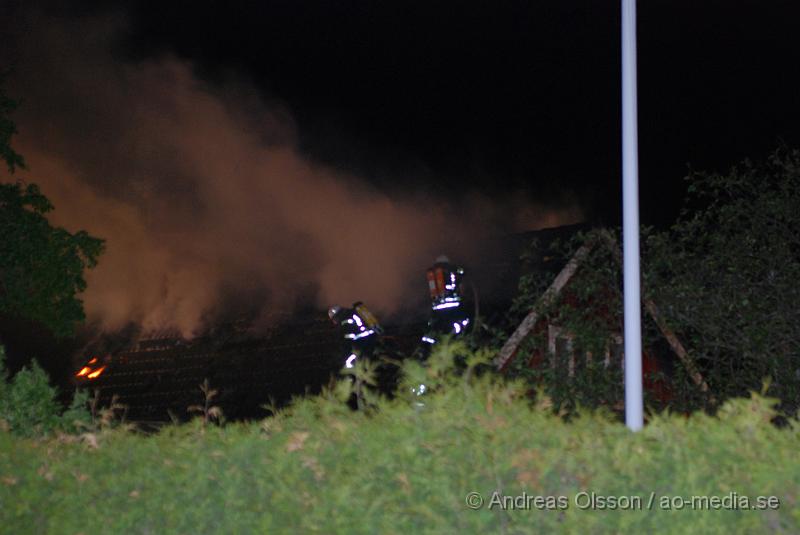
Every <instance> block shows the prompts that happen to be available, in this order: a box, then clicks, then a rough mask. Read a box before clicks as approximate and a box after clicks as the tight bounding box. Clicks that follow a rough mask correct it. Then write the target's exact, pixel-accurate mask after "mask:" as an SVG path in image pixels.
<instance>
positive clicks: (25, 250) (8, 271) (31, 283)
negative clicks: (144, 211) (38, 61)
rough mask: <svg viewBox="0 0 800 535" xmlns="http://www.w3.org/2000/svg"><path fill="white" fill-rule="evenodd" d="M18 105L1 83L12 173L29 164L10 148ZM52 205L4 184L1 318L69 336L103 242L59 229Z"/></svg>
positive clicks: (35, 192)
mask: <svg viewBox="0 0 800 535" xmlns="http://www.w3.org/2000/svg"><path fill="white" fill-rule="evenodd" d="M15 106H16V104H15V103H14V102H13V101H12V100H11V99H9V98H8V97H7V96H6V95H5V92H4V91H3V89H2V80H0V158H2V159H3V161H4V162H5V163H6V165H7V166H8V169H9V171H10V172H11V173H13V172H14V170H15V169H16V168H18V167H24V166H25V161H24V159H23V158H22V156H21V155H19V154H18V153H17V152H15V151H14V149H13V148H12V147H11V137H12V136H13V135H14V134H15V133H16V125H15V124H14V122H13V121H12V120H11V119H10V117H9V115H8V114H9V113H10V112H11V111H12V110H13V109H14V108H15ZM52 209H53V205H52V204H51V203H50V201H49V200H48V199H47V197H45V196H44V195H43V194H42V192H41V191H40V190H39V187H38V186H37V185H36V184H24V183H22V182H21V181H17V182H15V183H4V184H0V313H2V314H4V315H8V316H12V317H22V318H26V319H29V320H34V321H38V322H40V323H42V324H43V325H45V326H46V327H47V328H49V329H50V330H51V331H53V333H54V334H56V335H57V336H65V335H69V334H71V333H72V332H73V331H74V328H75V326H76V324H77V323H78V322H80V321H82V320H83V319H84V318H85V315H84V311H83V302H82V301H81V300H80V299H79V297H78V295H79V294H80V293H81V292H82V291H83V290H85V289H86V281H85V280H84V277H83V274H84V270H85V269H87V268H92V267H94V266H95V265H96V264H97V259H98V257H99V256H100V254H101V253H102V251H103V248H104V242H103V240H101V239H98V238H95V237H93V236H90V235H89V234H88V233H86V232H85V231H79V232H75V233H70V232H68V231H67V230H66V229H64V228H61V227H54V226H53V225H51V224H50V222H49V221H48V220H47V217H46V214H47V213H48V212H49V211H51V210H52Z"/></svg>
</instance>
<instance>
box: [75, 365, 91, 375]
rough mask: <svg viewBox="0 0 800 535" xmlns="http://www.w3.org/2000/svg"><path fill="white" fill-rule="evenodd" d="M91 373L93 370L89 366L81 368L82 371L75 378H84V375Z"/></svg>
mask: <svg viewBox="0 0 800 535" xmlns="http://www.w3.org/2000/svg"><path fill="white" fill-rule="evenodd" d="M91 371H92V369H91V368H90V367H89V366H84V367H83V368H81V371H79V372H78V373H76V374H75V377H83V376H84V375H88V374H89V372H91Z"/></svg>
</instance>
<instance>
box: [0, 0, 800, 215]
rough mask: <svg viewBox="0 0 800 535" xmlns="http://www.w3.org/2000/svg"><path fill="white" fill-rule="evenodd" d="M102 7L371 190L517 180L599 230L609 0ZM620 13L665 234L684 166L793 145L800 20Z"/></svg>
mask: <svg viewBox="0 0 800 535" xmlns="http://www.w3.org/2000/svg"><path fill="white" fill-rule="evenodd" d="M94 4H98V5H94ZM99 4H101V3H89V4H86V5H82V6H80V7H76V6H73V7H69V8H63V7H59V8H57V11H58V12H59V13H60V14H65V13H66V14H70V15H73V14H81V15H83V14H87V13H96V12H98V11H101V9H100V7H99ZM102 5H103V8H102V10H107V9H108V4H107V3H102ZM116 6H117V9H120V10H122V11H124V12H126V13H127V14H128V16H129V18H130V28H129V33H127V34H126V35H125V36H122V38H121V42H120V45H119V48H118V53H119V54H120V55H121V56H124V57H126V58H128V59H143V58H148V57H152V56H154V55H158V54H160V53H165V52H169V53H172V54H177V55H178V56H180V57H181V58H184V59H188V60H191V61H192V62H194V64H195V65H196V67H197V69H198V71H199V72H200V73H201V75H202V76H204V77H207V78H209V79H212V80H213V79H216V78H224V77H225V76H229V75H230V74H231V73H234V74H236V75H237V76H244V77H247V78H248V79H249V80H251V81H252V82H254V83H255V85H256V86H257V87H258V89H259V90H261V91H262V92H263V95H264V96H265V98H268V99H277V100H279V101H281V102H282V103H285V104H286V105H288V107H289V109H290V111H291V113H292V114H293V116H294V118H295V120H296V121H297V124H298V136H299V143H300V147H301V148H302V150H303V151H305V152H306V153H307V155H308V156H310V157H311V158H313V159H315V160H317V161H321V162H325V163H332V164H335V165H336V166H338V167H340V168H346V169H349V170H352V171H354V172H357V173H359V174H362V175H364V176H368V177H369V178H370V180H372V181H373V182H375V183H376V184H378V185H379V186H381V187H384V188H386V189H387V190H392V189H394V188H400V189H403V188H409V187H416V188H427V189H432V190H435V191H439V192H449V191H458V190H459V188H460V187H462V186H463V185H464V184H469V185H470V186H477V187H478V188H480V189H483V190H486V191H487V192H489V193H490V194H491V192H492V191H493V190H495V188H512V187H520V186H521V187H523V188H524V189H526V190H528V191H530V192H531V193H532V194H533V195H534V196H537V197H539V198H543V199H548V198H556V197H559V196H563V195H567V196H572V197H573V198H577V199H578V200H579V202H580V203H581V204H582V207H583V209H584V211H585V213H586V214H588V215H589V216H590V217H595V216H599V217H601V218H603V219H604V220H606V221H615V219H616V218H617V215H618V212H619V209H618V206H617V205H616V204H614V203H616V202H617V199H618V197H619V187H618V182H619V174H620V164H619V161H620V157H619V152H620V143H619V138H620V127H619V120H618V117H619V108H620V106H619V71H620V64H619V24H620V21H619V5H618V3H617V2H596V1H594V2H587V1H581V2H578V1H569V2H564V1H552V2H531V1H503V2H419V1H412V0H404V1H402V2H364V1H361V2H353V1H348V2H329V1H315V2H311V1H304V2H298V1H288V0H287V1H265V2H259V3H253V2H202V1H201V2H191V3H189V2H175V3H142V2H117V3H116ZM638 9H639V22H638V24H639V74H640V78H639V103H640V110H639V114H640V115H639V117H640V149H641V156H640V161H641V183H642V219H643V221H644V222H646V223H665V222H668V221H669V220H671V219H672V217H674V215H675V214H676V210H677V207H678V206H679V202H680V199H681V197H682V195H683V190H684V186H683V183H682V181H681V178H682V177H683V176H684V175H685V174H686V169H687V164H689V163H691V164H692V166H693V167H695V168H698V169H709V170H725V169H727V168H728V167H729V166H730V165H731V164H733V163H735V162H737V161H739V160H741V159H742V158H744V157H751V158H761V157H764V156H765V155H766V154H767V153H768V152H769V151H770V150H771V149H773V148H775V147H776V146H777V144H778V143H780V142H785V143H787V144H789V145H794V146H796V145H798V144H800V129H799V128H798V126H797V125H798V124H800V123H798V120H800V93H798V91H797V88H796V85H797V81H798V77H797V67H796V66H797V65H800V40H798V39H797V32H796V24H797V20H798V15H800V9H798V7H797V4H796V3H795V2H788V1H787V2H784V1H773V2H755V1H737V2H721V1H703V2H697V1H663V0H662V1H655V2H641V5H639V6H638ZM13 11H14V8H13V7H12V8H8V10H7V12H10V13H12V14H13ZM398 176H403V177H405V178H404V183H403V184H398Z"/></svg>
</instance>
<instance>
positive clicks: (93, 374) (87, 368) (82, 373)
mask: <svg viewBox="0 0 800 535" xmlns="http://www.w3.org/2000/svg"><path fill="white" fill-rule="evenodd" d="M93 364H94V365H97V364H99V363H98V361H97V357H92V358H91V360H89V362H87V363H86V364H85V365H84V366H83V368H81V369H80V370H79V371H78V372H77V373H76V374H75V377H86V378H87V379H96V378H98V377H100V375H101V374H102V373H103V372H104V371H105V369H106V366H100V367H96V366H92V365H93Z"/></svg>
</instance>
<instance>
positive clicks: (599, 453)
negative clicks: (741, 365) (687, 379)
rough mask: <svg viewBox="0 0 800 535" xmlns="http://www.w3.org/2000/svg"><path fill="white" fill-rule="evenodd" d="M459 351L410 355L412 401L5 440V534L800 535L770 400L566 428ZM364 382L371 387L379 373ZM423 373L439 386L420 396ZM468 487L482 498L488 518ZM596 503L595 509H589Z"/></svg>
mask: <svg viewBox="0 0 800 535" xmlns="http://www.w3.org/2000/svg"><path fill="white" fill-rule="evenodd" d="M461 350H462V348H460V347H458V346H451V347H450V348H449V350H448V351H444V352H441V353H439V354H438V355H437V356H436V357H435V358H434V360H433V361H432V363H431V366H430V367H429V368H428V369H423V368H422V367H420V366H419V365H418V364H415V363H406V365H405V368H404V372H405V377H406V379H405V381H404V383H403V387H402V389H401V394H400V395H398V397H397V398H396V399H394V400H391V401H390V400H385V399H377V398H375V397H371V396H369V395H366V396H365V403H366V404H367V405H368V406H369V408H368V409H367V410H364V411H360V412H354V411H351V410H350V409H349V408H348V407H347V405H346V404H345V403H343V402H342V397H344V396H346V395H348V394H349V392H348V390H349V387H348V385H349V384H350V383H349V382H343V383H341V384H340V386H339V387H338V388H336V389H334V391H326V392H324V393H323V394H322V395H321V396H317V397H312V398H306V399H300V400H297V402H296V403H294V404H293V405H292V406H291V407H290V408H289V409H286V410H283V411H278V412H277V414H275V415H273V416H271V417H269V418H267V419H265V420H263V421H261V422H253V423H241V424H229V425H227V426H224V427H219V426H215V425H212V424H211V423H210V422H208V421H206V420H204V419H203V418H198V419H197V420H195V421H194V422H193V423H192V424H189V425H183V426H169V427H167V428H165V429H164V430H162V431H161V432H160V433H159V434H157V435H154V436H144V435H141V434H137V433H135V432H131V431H130V430H122V429H112V428H110V427H108V428H99V429H96V430H94V431H92V432H86V433H84V434H83V435H52V434H51V435H50V436H49V438H40V439H32V438H25V437H19V436H17V435H14V434H12V433H9V432H5V431H4V432H0V525H2V526H3V527H4V530H6V531H7V532H9V533H86V534H89V533H419V532H423V533H452V532H456V531H457V530H459V531H461V532H464V533H482V532H487V533H532V532H552V531H556V532H565V533H619V532H622V531H629V530H630V531H634V530H635V531H636V532H644V533H646V532H655V531H656V530H658V532H667V533H759V532H766V531H770V532H778V533H780V532H784V533H797V532H798V531H800V508H798V507H797V506H798V500H800V465H798V464H797V463H796V462H795V461H796V455H797V449H798V446H800V426H798V425H797V422H796V421H794V420H792V421H791V422H790V425H789V426H785V427H782V428H778V427H776V426H774V425H772V424H771V423H770V419H771V418H772V416H773V414H774V413H773V412H772V409H771V408H770V403H771V401H770V400H768V399H765V398H762V397H760V396H758V395H753V396H752V397H751V398H749V399H737V400H732V401H729V402H727V403H726V404H725V405H724V407H723V408H722V409H721V410H720V411H719V412H718V415H717V416H715V417H711V416H707V415H705V414H702V413H700V414H695V415H693V416H691V417H689V418H687V417H685V416H679V415H672V416H670V415H666V414H664V415H656V416H653V417H651V419H650V421H649V423H648V425H647V426H646V427H645V429H644V430H643V431H642V432H640V433H636V434H633V433H631V432H629V431H628V430H627V429H626V428H625V427H624V426H623V425H621V424H619V423H618V422H616V421H615V419H614V418H612V417H610V416H609V415H606V414H603V413H592V412H586V413H581V412H580V411H579V413H578V414H577V415H576V416H574V417H573V418H571V420H570V421H569V422H565V421H564V419H563V418H560V417H559V416H558V415H554V414H553V412H552V410H551V407H550V406H549V405H548V402H547V400H545V399H540V400H539V401H538V402H537V403H534V404H532V403H531V401H530V399H529V398H527V397H526V395H525V389H524V388H523V387H522V385H521V384H520V383H504V382H500V381H498V379H497V378H496V377H495V376H494V375H492V374H488V373H487V374H483V375H476V374H475V373H473V372H474V370H475V366H476V365H477V364H478V363H479V362H480V361H481V360H482V359H483V356H481V355H478V356H475V355H472V356H468V360H467V371H466V372H465V373H463V374H461V375H456V374H453V373H452V370H451V366H450V363H451V362H452V359H453V354H454V353H458V352H460V351H461ZM358 373H359V374H360V379H362V380H363V382H364V384H366V383H368V382H369V370H363V369H360V370H358ZM420 379H424V380H425V381H426V382H427V384H428V385H429V387H430V389H431V393H430V395H426V396H423V398H416V397H412V396H411V394H410V385H412V384H414V383H415V382H417V381H419V380H420ZM365 392H368V390H367V391H365ZM402 392H409V395H408V396H406V395H404V394H402ZM420 399H424V404H420V403H419V401H420ZM471 492H477V493H480V495H481V496H482V497H483V499H484V503H483V505H482V506H480V507H478V508H477V509H471V508H470V507H468V505H467V502H466V500H467V496H468V494H469V493H471ZM495 492H498V493H499V495H502V496H509V497H513V496H523V495H527V496H530V497H531V498H529V499H528V503H529V505H530V508H529V509H519V508H517V509H505V510H504V509H503V508H502V507H500V506H499V505H497V503H498V499H497V498H495V499H494V504H495V506H493V507H490V505H492V503H493V493H495ZM523 493H524V494H523ZM581 493H584V494H581ZM591 493H595V496H596V498H595V500H594V508H592V507H589V508H583V506H586V505H591V503H592V502H591ZM651 493H654V494H653V495H652V508H648V503H649V502H650V500H651ZM534 496H544V497H545V498H543V499H542V501H536V500H534V498H533V497H534ZM561 496H563V497H564V498H559V497H561ZM691 496H707V497H711V496H718V497H720V498H727V499H728V500H730V499H731V498H735V501H736V502H737V503H739V504H740V505H741V498H740V497H741V496H747V497H748V499H749V500H750V503H751V505H752V504H754V503H755V500H756V497H758V496H764V497H765V498H768V497H770V496H774V497H775V498H774V499H771V500H772V501H770V502H766V501H765V502H764V503H765V504H766V507H767V508H766V509H765V510H757V511H755V510H742V509H740V510H722V509H720V510H702V511H698V510H691V509H692V507H691V505H687V504H684V505H683V508H682V509H677V510H676V509H665V506H666V505H670V506H672V507H676V508H677V507H680V505H679V504H678V502H677V501H676V498H675V497H683V498H686V499H691ZM547 497H552V498H549V499H548V498H547ZM598 497H599V499H598ZM606 497H627V498H621V499H620V501H619V503H618V504H617V505H618V507H619V506H624V507H627V506H631V507H633V510H628V509H621V508H617V509H613V508H607V509H598V507H599V506H600V505H605V506H606V507H608V506H609V500H607V499H605V498H606ZM631 497H633V498H631ZM635 497H640V498H639V500H641V502H637V499H636V498H635ZM665 497H666V498H665ZM471 499H472V500H475V501H472V502H471V503H472V504H473V506H474V505H476V504H477V498H474V497H472V498H471ZM603 500H604V501H603ZM665 500H666V501H665ZM524 501H525V498H522V499H521V501H520V500H518V501H517V504H516V505H520V504H521V503H522V502H524ZM601 501H602V503H601ZM623 502H624V503H623ZM778 502H779V504H778ZM537 504H538V505H539V506H540V507H543V508H545V509H538V508H537ZM639 504H640V505H639ZM507 505H510V506H513V505H514V504H507ZM548 507H549V508H550V510H547V508H548Z"/></svg>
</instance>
